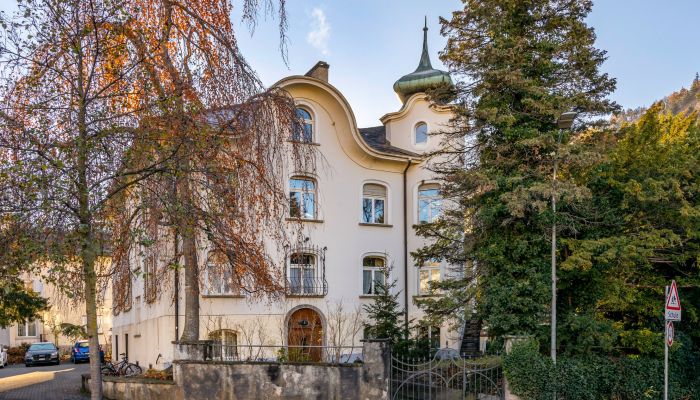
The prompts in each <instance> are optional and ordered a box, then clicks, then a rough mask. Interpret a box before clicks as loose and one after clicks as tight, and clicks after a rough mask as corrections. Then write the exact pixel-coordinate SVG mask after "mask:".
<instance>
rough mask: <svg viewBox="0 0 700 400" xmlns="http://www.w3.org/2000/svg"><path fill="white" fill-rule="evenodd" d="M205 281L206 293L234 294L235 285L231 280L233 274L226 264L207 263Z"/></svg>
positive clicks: (235, 291) (235, 292) (236, 292)
mask: <svg viewBox="0 0 700 400" xmlns="http://www.w3.org/2000/svg"><path fill="white" fill-rule="evenodd" d="M205 281H206V282H207V294H208V295H235V294H238V291H237V290H235V288H236V285H235V284H234V281H233V274H232V272H231V268H230V267H229V266H228V265H218V264H213V263H210V264H207V266H206V271H205Z"/></svg>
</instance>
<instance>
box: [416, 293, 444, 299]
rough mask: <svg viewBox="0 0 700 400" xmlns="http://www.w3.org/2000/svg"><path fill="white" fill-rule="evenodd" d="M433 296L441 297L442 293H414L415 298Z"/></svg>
mask: <svg viewBox="0 0 700 400" xmlns="http://www.w3.org/2000/svg"><path fill="white" fill-rule="evenodd" d="M431 297H440V294H439V293H436V294H414V295H413V298H414V299H429V298H431Z"/></svg>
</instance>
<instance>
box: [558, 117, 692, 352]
mask: <svg viewBox="0 0 700 400" xmlns="http://www.w3.org/2000/svg"><path fill="white" fill-rule="evenodd" d="M662 109H663V107H662V105H661V104H656V105H654V106H653V107H651V108H650V109H649V110H648V111H647V112H646V113H645V114H644V115H642V117H641V118H640V119H639V120H638V121H637V122H635V123H633V124H629V125H625V126H623V127H622V128H621V129H620V130H619V131H618V132H616V133H615V135H614V136H613V137H612V138H610V139H611V142H612V143H611V145H609V146H608V149H606V150H605V152H604V154H605V157H604V158H603V159H602V160H601V162H599V163H597V164H595V165H593V166H592V167H591V168H589V169H584V170H581V171H578V172H577V173H576V174H575V176H574V177H573V179H577V180H579V183H580V184H582V185H586V186H587V187H588V188H589V190H590V191H591V194H592V196H591V200H590V202H589V204H587V205H586V206H585V207H576V209H574V207H573V206H571V205H565V207H568V208H569V212H571V214H574V215H576V216H577V218H578V219H579V220H581V221H585V223H583V224H581V225H580V226H579V227H578V229H577V234H576V235H575V236H573V237H568V238H565V239H564V240H563V241H562V244H563V249H562V250H561V256H560V257H561V259H562V263H561V273H560V285H559V290H560V298H562V299H564V301H562V302H561V304H560V307H559V312H560V314H561V315H563V321H564V324H562V325H560V328H561V332H562V339H563V340H562V344H563V345H564V346H565V349H566V351H569V352H572V353H574V354H584V353H586V352H587V351H589V350H591V347H589V346H586V344H585V343H582V340H590V337H591V335H598V336H600V335H601V334H604V336H605V337H603V338H599V339H600V342H601V343H597V344H593V345H594V346H595V347H600V348H602V349H603V350H604V351H605V352H609V351H615V352H618V353H632V354H649V355H653V354H656V355H659V354H661V353H662V351H663V350H662V347H661V343H662V340H661V332H662V329H663V321H662V317H661V310H662V307H663V300H664V286H665V285H668V284H669V282H670V281H671V279H675V280H676V281H677V282H678V284H679V286H680V292H681V297H682V299H683V322H682V323H680V324H678V330H680V331H682V332H686V333H689V334H690V335H692V339H693V341H694V342H695V343H696V345H697V344H698V343H700V341H699V339H700V319H699V315H698V312H699V310H698V307H699V306H700V273H699V270H698V266H699V263H698V260H700V180H699V179H698V177H699V176H700V152H699V151H698V149H699V148H700V129H699V128H698V122H697V118H696V116H695V115H694V114H692V115H688V116H685V115H672V114H667V113H664V112H663V111H662ZM582 310H586V311H585V314H582ZM581 315H584V317H585V318H587V319H588V321H590V324H591V327H594V326H598V327H604V330H601V328H592V329H588V330H587V332H588V333H590V335H589V334H581V333H585V332H581V326H580V325H577V324H578V322H580V320H581V318H582V316H581ZM603 331H604V332H603ZM613 348H614V350H613Z"/></svg>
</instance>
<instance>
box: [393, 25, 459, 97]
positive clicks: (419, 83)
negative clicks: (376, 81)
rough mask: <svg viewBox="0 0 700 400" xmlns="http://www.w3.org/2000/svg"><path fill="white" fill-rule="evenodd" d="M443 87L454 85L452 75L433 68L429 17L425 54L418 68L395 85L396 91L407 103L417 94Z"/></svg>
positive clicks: (425, 35)
mask: <svg viewBox="0 0 700 400" xmlns="http://www.w3.org/2000/svg"><path fill="white" fill-rule="evenodd" d="M442 85H452V79H451V78H450V74H449V73H447V72H445V71H440V70H438V69H435V68H433V65H432V63H431V62H430V53H428V17H427V16H426V17H425V23H424V25H423V52H422V53H421V56H420V62H419V63H418V68H416V70H415V71H413V72H411V73H410V74H408V75H404V76H402V77H401V78H400V79H399V80H398V81H396V82H395V83H394V91H395V92H396V94H398V95H399V98H400V99H401V101H402V102H403V101H406V99H408V98H409V97H411V95H413V94H415V93H421V92H426V91H427V90H430V89H434V88H436V87H438V86H442Z"/></svg>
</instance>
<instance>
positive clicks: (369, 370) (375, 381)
mask: <svg viewBox="0 0 700 400" xmlns="http://www.w3.org/2000/svg"><path fill="white" fill-rule="evenodd" d="M362 354H363V362H364V363H363V365H362V375H363V376H362V385H361V387H360V395H361V396H360V398H362V399H388V398H389V383H390V382H389V380H390V378H391V348H390V346H389V341H388V340H382V339H371V340H363V341H362Z"/></svg>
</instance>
